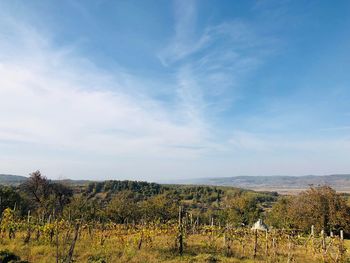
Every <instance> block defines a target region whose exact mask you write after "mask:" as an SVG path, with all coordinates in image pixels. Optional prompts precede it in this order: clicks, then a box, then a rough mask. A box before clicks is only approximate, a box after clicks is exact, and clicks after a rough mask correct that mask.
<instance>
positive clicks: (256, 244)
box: [253, 229, 258, 258]
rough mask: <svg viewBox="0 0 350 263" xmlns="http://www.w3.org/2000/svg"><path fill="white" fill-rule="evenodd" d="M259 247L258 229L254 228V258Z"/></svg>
mask: <svg viewBox="0 0 350 263" xmlns="http://www.w3.org/2000/svg"><path fill="white" fill-rule="evenodd" d="M257 249H258V230H257V229H254V252H253V257H254V258H256V252H257Z"/></svg>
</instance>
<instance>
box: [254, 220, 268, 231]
mask: <svg viewBox="0 0 350 263" xmlns="http://www.w3.org/2000/svg"><path fill="white" fill-rule="evenodd" d="M251 229H252V230H262V231H267V230H268V227H267V225H265V224H264V223H263V221H262V220H261V219H259V220H258V221H256V222H255V224H254V225H253V226H252V228H251Z"/></svg>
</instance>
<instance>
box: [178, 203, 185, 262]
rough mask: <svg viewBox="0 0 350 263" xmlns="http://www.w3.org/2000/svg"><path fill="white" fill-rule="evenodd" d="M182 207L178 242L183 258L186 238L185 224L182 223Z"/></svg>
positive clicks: (180, 207)
mask: <svg viewBox="0 0 350 263" xmlns="http://www.w3.org/2000/svg"><path fill="white" fill-rule="evenodd" d="M182 215H183V211H182V206H179V234H178V241H179V254H180V255H181V256H182V254H183V249H184V246H183V242H184V236H183V234H184V233H183V222H182Z"/></svg>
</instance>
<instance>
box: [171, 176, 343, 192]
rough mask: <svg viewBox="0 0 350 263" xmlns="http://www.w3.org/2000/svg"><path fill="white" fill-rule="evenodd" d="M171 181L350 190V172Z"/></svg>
mask: <svg viewBox="0 0 350 263" xmlns="http://www.w3.org/2000/svg"><path fill="white" fill-rule="evenodd" d="M171 183H180V184H197V185H198V184H199V185H217V186H235V187H240V188H245V189H252V190H257V191H262V190H264V191H265V190H266V191H277V192H279V193H293V192H299V191H301V190H305V189H307V188H309V186H310V185H314V186H318V185H329V186H331V187H333V188H334V189H336V190H337V191H341V192H350V174H334V175H305V176H278V175H275V176H234V177H216V178H214V177H212V178H198V179H185V180H178V181H176V182H174V181H173V182H171Z"/></svg>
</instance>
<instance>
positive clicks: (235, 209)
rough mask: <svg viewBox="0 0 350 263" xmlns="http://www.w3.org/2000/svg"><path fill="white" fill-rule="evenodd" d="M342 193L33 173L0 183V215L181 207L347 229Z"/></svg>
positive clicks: (152, 216) (200, 218)
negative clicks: (82, 181)
mask: <svg viewBox="0 0 350 263" xmlns="http://www.w3.org/2000/svg"><path fill="white" fill-rule="evenodd" d="M347 198H348V197H347V196H345V195H341V194H339V193H337V192H336V191H335V190H334V189H332V188H331V187H329V186H318V187H310V189H308V190H306V191H304V192H301V193H300V194H298V195H295V196H280V195H278V194H277V193H275V192H254V191H249V190H243V189H238V188H232V187H214V186H180V185H160V184H156V183H147V182H137V181H104V182H91V183H89V184H87V185H85V186H80V187H77V186H74V185H67V184H63V183H60V182H56V181H51V180H48V179H47V178H46V177H45V176H43V175H42V174H41V173H40V172H39V171H36V172H33V173H31V174H30V177H29V179H28V180H27V181H26V182H24V183H23V184H21V185H19V186H17V187H10V186H1V187H0V213H1V214H2V213H3V211H4V210H5V209H6V208H10V209H12V210H13V211H14V212H15V213H16V216H18V217H25V216H27V215H28V213H29V211H30V213H31V215H35V216H36V217H38V218H43V219H45V218H46V219H47V218H49V217H53V216H54V217H56V218H65V219H70V220H74V219H79V220H84V221H88V222H89V221H99V222H114V223H119V224H125V223H127V224H133V223H134V224H139V223H143V222H169V221H176V220H177V218H178V207H179V206H182V207H183V208H184V211H185V212H186V213H188V214H190V215H191V218H193V219H194V220H196V221H197V222H198V223H200V224H209V223H212V222H214V223H215V224H220V225H226V224H230V225H232V226H235V227H242V226H250V225H252V224H253V223H254V222H256V220H258V219H259V218H262V219H264V220H265V222H266V223H267V224H268V225H269V226H272V227H275V228H279V229H282V228H283V229H298V230H301V231H305V232H307V231H309V230H310V226H311V225H314V226H315V228H316V230H319V231H321V230H325V231H339V230H344V232H345V233H347V234H349V233H350V206H349V203H347V202H348V201H347Z"/></svg>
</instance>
